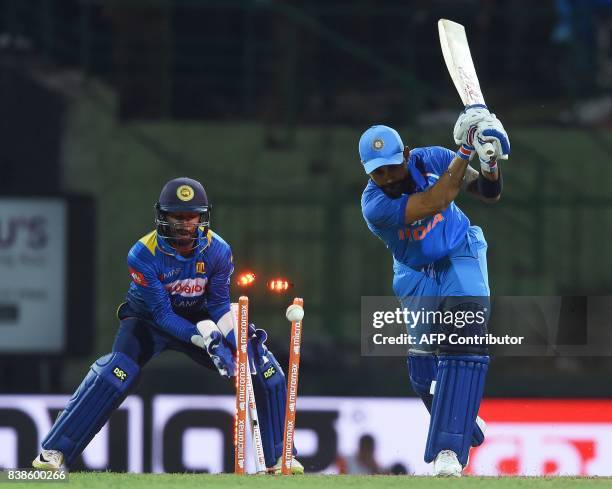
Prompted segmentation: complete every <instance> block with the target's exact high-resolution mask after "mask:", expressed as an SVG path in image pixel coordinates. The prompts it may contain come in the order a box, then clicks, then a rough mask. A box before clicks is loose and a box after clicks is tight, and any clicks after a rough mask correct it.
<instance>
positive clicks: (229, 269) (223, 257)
mask: <svg viewBox="0 0 612 489" xmlns="http://www.w3.org/2000/svg"><path fill="white" fill-rule="evenodd" d="M215 262H216V266H215V269H214V272H213V274H212V275H211V277H210V280H209V285H208V301H207V309H208V313H209V314H210V318H211V319H212V320H213V321H214V322H215V323H216V322H218V321H219V319H220V318H221V317H222V316H223V315H224V314H225V313H226V312H228V311H229V310H230V277H231V275H232V273H233V272H234V259H233V257H232V251H231V249H230V248H229V246H225V247H224V248H223V249H221V250H219V252H218V253H217V254H216V256H215Z"/></svg>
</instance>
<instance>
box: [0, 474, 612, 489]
mask: <svg viewBox="0 0 612 489" xmlns="http://www.w3.org/2000/svg"><path fill="white" fill-rule="evenodd" d="M17 487H23V488H24V489H28V488H29V489H33V488H35V487H46V488H48V489H52V488H57V489H60V487H61V488H64V487H65V488H67V489H76V488H81V487H83V488H87V489H106V488H121V489H141V488H142V489H155V488H159V489H162V488H163V489H166V488H169V489H172V488H177V489H192V488H193V489H230V488H234V487H238V488H247V489H250V488H254V489H270V488H271V489H276V488H278V489H281V488H283V489H285V488H289V489H291V488H296V489H315V488H321V487H333V489H344V488H348V489H352V488H362V487H364V488H368V489H370V488H374V489H378V488H380V489H395V488H397V489H400V488H401V489H421V488H426V489H429V488H438V487H443V488H447V487H448V488H453V489H462V488H483V489H484V488H493V489H495V488H503V489H514V488H532V487H533V488H550V489H552V488H555V489H557V488H568V489H569V488H574V487H578V488H582V487H598V488H599V487H611V488H612V478H606V477H600V478H586V477H585V478H580V477H546V478H544V477H462V478H460V479H459V478H452V479H451V478H449V479H439V478H433V477H413V476H357V475H355V476H347V475H340V476H338V475H304V476H288V477H281V476H265V475H264V476H236V475H209V474H115V473H109V472H81V473H73V474H70V479H69V481H68V482H67V483H59V482H45V483H37V482H26V483H16V482H11V483H6V484H5V488H6V489H10V488H17Z"/></svg>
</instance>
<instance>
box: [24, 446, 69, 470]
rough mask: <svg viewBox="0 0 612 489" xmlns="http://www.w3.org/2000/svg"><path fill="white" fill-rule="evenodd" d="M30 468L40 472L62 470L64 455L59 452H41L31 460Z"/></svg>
mask: <svg viewBox="0 0 612 489" xmlns="http://www.w3.org/2000/svg"><path fill="white" fill-rule="evenodd" d="M32 467H34V468H35V469H42V470H60V469H63V468H64V454H63V453H62V452H60V451H59V450H43V451H42V452H40V455H38V457H36V458H35V459H34V460H32Z"/></svg>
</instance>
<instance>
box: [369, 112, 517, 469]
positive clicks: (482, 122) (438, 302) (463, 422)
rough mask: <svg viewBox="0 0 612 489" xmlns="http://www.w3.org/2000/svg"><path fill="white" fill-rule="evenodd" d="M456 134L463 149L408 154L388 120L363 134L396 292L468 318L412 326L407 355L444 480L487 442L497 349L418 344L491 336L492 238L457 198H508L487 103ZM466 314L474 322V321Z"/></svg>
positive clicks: (375, 213) (499, 142)
mask: <svg viewBox="0 0 612 489" xmlns="http://www.w3.org/2000/svg"><path fill="white" fill-rule="evenodd" d="M453 136H454V140H455V143H456V144H458V145H459V149H458V150H457V151H456V152H454V151H451V150H448V149H446V148H442V147H438V146H433V147H424V148H415V149H412V150H409V149H408V148H407V147H405V146H404V144H403V142H402V139H401V137H400V135H399V134H398V133H397V131H395V130H394V129H392V128H391V127H388V126H383V125H377V126H372V127H370V128H369V129H368V130H366V131H365V132H364V133H363V134H362V136H361V139H360V140H359V156H360V158H361V163H362V164H363V168H364V170H365V172H366V173H367V174H368V175H369V177H370V179H369V181H368V183H367V185H366V187H365V190H364V191H363V195H362V198H361V207H362V212H363V216H364V218H365V221H366V224H367V226H368V228H369V229H370V231H372V233H373V234H374V235H376V236H377V237H378V238H380V239H381V240H382V241H383V242H384V243H385V245H386V246H387V248H388V249H389V251H390V252H391V254H392V255H393V271H394V279H393V290H394V293H395V295H396V296H397V297H398V298H399V300H400V302H401V303H402V305H403V307H405V308H408V309H411V310H419V309H426V310H436V311H444V312H445V313H449V314H451V316H450V317H451V318H461V321H460V322H455V323H454V324H446V323H445V324H440V323H437V324H431V323H427V324H425V323H423V322H422V321H421V323H419V324H418V325H416V327H414V329H413V328H412V327H410V328H409V331H408V333H409V334H412V335H413V336H414V338H415V339H416V340H417V341H416V344H413V345H411V347H410V349H409V351H408V369H409V376H410V382H411V384H412V387H413V389H414V391H415V392H416V393H417V394H418V395H419V396H420V397H421V399H422V400H423V402H424V404H425V406H426V407H427V409H428V410H429V411H430V413H431V419H430V424H429V432H428V437H427V443H426V447H425V457H424V458H425V461H426V462H428V463H431V462H433V472H434V474H435V475H438V476H460V475H461V473H462V470H463V468H464V467H465V466H466V465H467V462H468V454H469V450H470V447H471V446H478V445H480V444H481V443H482V442H483V441H484V432H483V429H484V423H483V422H482V420H481V419H480V418H477V415H478V409H479V406H480V400H481V398H482V395H483V390H484V383H485V376H486V373H487V368H488V365H489V355H488V350H487V347H486V344H476V345H473V344H470V345H462V344H460V343H463V342H461V341H454V342H450V341H449V340H448V339H445V340H441V341H440V342H439V343H436V342H433V343H430V342H427V341H422V342H421V341H419V340H420V339H421V338H423V336H422V335H423V334H425V337H437V336H438V335H435V334H434V333H445V334H446V336H447V337H450V336H451V333H453V334H455V335H458V336H459V337H460V336H463V337H466V338H467V337H478V338H484V337H485V335H486V333H487V330H486V329H487V324H486V321H487V320H488V316H489V314H490V310H489V309H490V308H489V295H490V291H489V283H488V274H487V260H486V251H487V242H486V241H485V238H484V236H483V233H482V230H481V229H480V227H478V226H472V225H470V220H469V219H468V217H467V216H466V215H465V214H464V213H463V212H462V211H461V209H459V207H458V206H457V205H456V204H455V202H454V200H455V198H456V197H457V195H458V194H459V192H460V191H461V190H464V191H466V192H469V193H471V194H473V195H475V196H477V197H478V198H479V199H480V200H482V201H483V202H486V203H492V202H496V201H497V200H499V198H500V195H501V192H502V174H501V171H500V169H499V165H498V160H499V159H501V158H504V159H505V158H507V156H508V154H509V153H510V143H509V140H508V135H507V133H506V131H505V130H504V127H503V126H502V124H501V122H500V121H499V120H498V119H497V118H496V116H495V115H494V114H491V113H490V112H489V110H488V109H487V107H486V106H485V105H480V104H478V105H470V106H466V108H465V110H463V111H462V112H461V114H460V115H459V118H458V120H457V123H456V124H455V127H454V131H453ZM487 142H488V143H491V144H492V145H493V147H494V150H495V155H494V157H493V158H491V159H489V158H484V159H483V158H482V157H480V158H479V160H480V168H479V170H478V171H476V170H474V169H473V168H472V167H470V165H469V162H470V160H471V159H472V157H473V156H474V155H475V154H476V151H475V147H479V146H480V147H481V146H482V145H484V144H485V143H487ZM481 153H482V154H484V152H481ZM481 153H479V154H481ZM424 306H425V307H424ZM444 317H448V316H446V315H445V316H444ZM467 317H471V318H472V319H473V321H472V322H471V323H470V324H467V325H466V322H465V321H464V319H465V318H467ZM475 318H481V319H482V318H485V319H484V320H480V321H479V320H476V319H475ZM428 334H429V335H428ZM456 337H457V336H455V338H456Z"/></svg>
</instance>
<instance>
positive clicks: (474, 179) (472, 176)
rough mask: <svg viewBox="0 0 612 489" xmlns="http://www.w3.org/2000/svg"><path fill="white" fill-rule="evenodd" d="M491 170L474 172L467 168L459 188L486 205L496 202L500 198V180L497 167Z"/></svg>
mask: <svg viewBox="0 0 612 489" xmlns="http://www.w3.org/2000/svg"><path fill="white" fill-rule="evenodd" d="M492 170H493V171H484V170H482V169H481V170H480V171H476V170H474V169H473V168H472V167H470V166H468V167H467V169H466V171H465V177H464V178H463V184H462V187H461V188H462V189H463V190H465V191H466V192H468V193H470V194H472V195H475V196H476V197H478V198H479V199H480V200H481V201H483V202H486V203H487V204H493V203H495V202H497V201H498V200H499V199H500V197H501V191H502V178H501V173H500V171H499V166H498V165H496V166H495V167H494V168H493V169H492Z"/></svg>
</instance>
